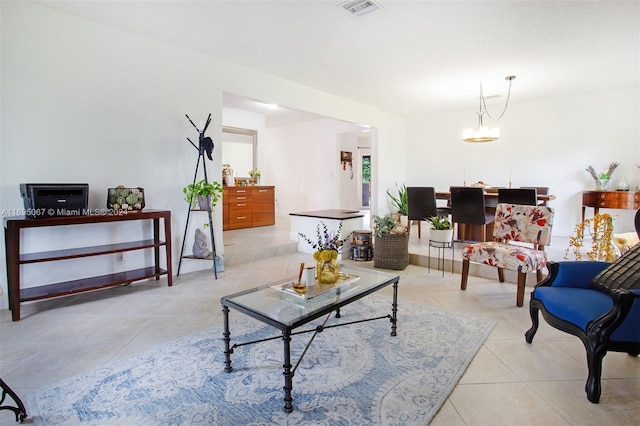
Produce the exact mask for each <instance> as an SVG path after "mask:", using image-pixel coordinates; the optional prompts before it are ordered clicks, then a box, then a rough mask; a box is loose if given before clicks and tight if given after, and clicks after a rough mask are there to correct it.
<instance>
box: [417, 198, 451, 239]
mask: <svg viewBox="0 0 640 426" xmlns="http://www.w3.org/2000/svg"><path fill="white" fill-rule="evenodd" d="M407 213H408V214H407V222H408V224H407V225H408V228H409V231H411V221H412V220H416V221H418V238H420V237H421V235H420V234H421V222H422V221H423V220H427V219H428V218H430V217H432V216H447V215H448V214H449V210H448V209H447V208H446V207H438V206H437V203H436V191H435V189H434V188H433V187H432V186H409V187H407Z"/></svg>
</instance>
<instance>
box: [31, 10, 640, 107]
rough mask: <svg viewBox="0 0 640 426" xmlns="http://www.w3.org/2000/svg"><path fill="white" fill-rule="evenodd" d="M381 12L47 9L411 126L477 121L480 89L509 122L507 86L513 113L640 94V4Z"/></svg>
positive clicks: (230, 99)
mask: <svg viewBox="0 0 640 426" xmlns="http://www.w3.org/2000/svg"><path fill="white" fill-rule="evenodd" d="M375 1H376V2H377V3H378V4H379V5H381V6H382V7H381V9H379V10H377V11H374V12H371V13H368V14H365V15H362V16H360V17H353V16H351V15H349V14H348V13H347V12H346V11H344V10H343V8H341V7H340V6H339V5H340V3H341V1H336V0H315V1H311V0H287V1H285V0H279V1H269V0H265V1H255V0H252V1H243V0H234V1H215V0H209V1H191V0H173V1H113V0H107V1H104V0H93V1H56V0H47V1H42V2H41V3H42V4H43V5H46V6H49V7H53V8H56V9H59V10H62V11H67V12H69V13H72V14H76V15H79V16H82V17H86V18H89V19H92V20H95V21H99V22H101V23H104V24H107V25H110V26H114V27H118V28H121V29H124V30H127V31H131V32H134V33H138V34H142V35H145V36H148V37H151V38H154V39H157V40H162V41H164V42H167V43H171V44H174V45H178V46H182V47H185V48H187V49H191V50H194V51H199V52H202V53H204V54H207V55H210V56H213V57H216V58H220V59H223V60H226V61H229V62H233V63H236V64H240V65H244V66H246V67H249V68H252V69H256V70H260V71H263V72H266V73H269V74H273V75H276V76H279V77H282V78H285V79H288V80H291V81H295V82H298V83H301V84H304V85H307V86H310V87H314V88H316V89H320V90H323V91H326V92H328V93H332V94H336V95H339V96H341V97H344V98H348V99H351V100H354V101H357V102H361V103H363V104H367V105H369V106H373V107H377V108H379V109H381V110H384V111H389V112H393V113H397V114H401V115H415V114H425V113H429V112H434V111H442V110H446V109H453V108H466V107H468V108H469V109H470V110H472V111H476V110H477V108H478V96H479V84H480V83H482V85H483V88H484V93H485V95H486V96H493V95H498V96H496V98H494V99H493V100H491V101H487V102H488V106H489V109H490V111H491V110H492V108H491V103H493V104H494V106H495V109H496V110H499V109H500V108H501V106H502V104H503V102H504V99H505V97H506V92H507V82H506V81H505V77H506V76H508V75H516V76H517V78H516V79H515V80H514V81H513V89H512V93H511V101H512V102H516V101H519V100H527V99H534V98H539V97H547V96H553V95H565V94H571V93H577V92H585V91H589V90H601V89H610V88H617V87H635V88H636V89H635V90H638V89H637V87H638V84H639V80H640V67H639V62H640V58H639V56H640V2H637V1H621V2H618V1H585V2H582V1H524V0H516V1H502V2H501V1H399V0H375ZM227 100H228V101H229V102H231V101H234V102H240V103H242V102H241V101H242V99H233V97H231V98H225V104H227ZM267 101H268V100H267ZM496 104H499V105H496ZM229 106H231V105H229ZM236 107H237V105H236ZM280 113H282V111H280ZM303 117H306V118H311V117H309V116H303Z"/></svg>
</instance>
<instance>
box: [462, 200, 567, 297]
mask: <svg viewBox="0 0 640 426" xmlns="http://www.w3.org/2000/svg"><path fill="white" fill-rule="evenodd" d="M553 216H554V210H553V209H552V208H551V207H547V206H527V205H522V204H505V203H499V204H498V206H497V207H496V215H495V223H494V226H493V236H494V239H495V241H490V242H484V243H478V244H469V245H467V246H465V247H463V248H462V278H461V281H460V290H466V289H467V280H468V278H469V265H470V262H476V263H482V264H484V265H488V266H493V267H496V268H498V280H499V281H500V282H501V283H502V282H504V270H505V269H509V270H512V271H517V272H518V288H517V291H516V306H522V305H523V303H524V289H525V285H526V281H527V273H528V272H533V271H535V272H536V279H537V282H540V281H542V269H543V268H545V267H546V266H547V254H546V253H545V251H544V247H545V246H548V245H549V244H550V243H551V229H552V227H553Z"/></svg>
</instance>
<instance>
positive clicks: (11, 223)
mask: <svg viewBox="0 0 640 426" xmlns="http://www.w3.org/2000/svg"><path fill="white" fill-rule="evenodd" d="M160 219H163V222H164V238H165V241H161V240H160ZM131 220H153V239H149V240H139V241H129V242H125V243H116V244H105V245H97V246H90V247H80V248H70V249H63V250H53V251H44V252H38V253H21V252H20V239H21V231H22V230H26V229H29V228H40V227H47V226H64V225H83V224H97V223H109V222H124V221H131ZM4 242H5V248H6V261H7V287H8V291H9V309H10V310H11V319H12V320H13V321H19V320H20V303H22V302H27V301H32V300H39V299H47V298H51V297H58V296H64V295H69V294H74V293H81V292H85V291H91V290H97V289H100V288H106V287H113V286H117V285H122V284H129V283H131V282H133V281H139V280H144V279H148V278H155V279H156V280H158V279H160V276H161V275H167V282H168V285H169V286H171V285H172V283H173V281H172V272H171V212H170V211H169V210H145V211H140V212H129V213H128V214H122V215H113V214H103V215H83V216H62V217H48V218H39V219H29V218H25V217H23V216H13V217H5V218H4ZM162 246H164V248H165V250H164V251H165V260H166V268H167V269H166V270H164V269H161V268H160V247H162ZM144 249H153V250H154V265H153V266H149V267H145V268H139V269H133V270H129V271H122V272H115V273H112V274H107V275H101V276H95V277H87V278H82V279H77V280H73V281H66V282H59V283H53V284H46V285H41V286H37V287H28V288H21V286H20V266H21V265H26V264H29V263H38V262H53V261H57V260H65V259H76V258H80V257H89V256H101V255H106V254H114V253H122V252H126V251H132V250H144Z"/></svg>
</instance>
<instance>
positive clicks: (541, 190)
mask: <svg viewBox="0 0 640 426" xmlns="http://www.w3.org/2000/svg"><path fill="white" fill-rule="evenodd" d="M520 188H525V189H527V188H528V189H535V190H536V193H537V194H538V195H549V187H548V186H521V187H520ZM537 204H539V205H542V206H546V205H547V202H546V201H544V200H541V201H538V202H537Z"/></svg>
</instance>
